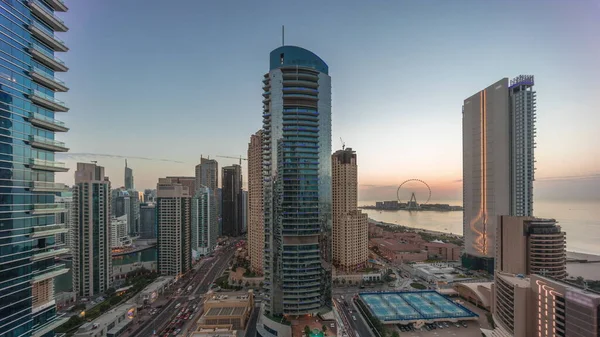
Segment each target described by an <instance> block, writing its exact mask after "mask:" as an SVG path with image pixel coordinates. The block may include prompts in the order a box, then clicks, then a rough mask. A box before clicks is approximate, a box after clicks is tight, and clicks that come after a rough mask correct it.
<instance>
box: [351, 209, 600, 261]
mask: <svg viewBox="0 0 600 337" xmlns="http://www.w3.org/2000/svg"><path fill="white" fill-rule="evenodd" d="M379 201H381V200H379ZM375 202H376V201H372V200H361V201H359V202H358V204H359V206H367V205H375ZM429 203H430V204H435V203H440V204H450V205H454V206H462V200H460V201H459V200H434V201H430V202H429ZM599 206H600V205H599V204H598V202H595V201H570V202H560V201H549V200H540V201H537V200H536V201H535V202H534V205H533V213H534V216H536V217H539V218H547V219H555V220H556V221H557V222H558V225H560V226H561V228H562V230H563V231H564V232H565V233H566V234H567V250H568V251H570V252H577V253H583V254H593V255H600V245H598V242H599V240H600V207H599ZM363 212H365V213H366V214H368V215H369V218H371V219H373V220H377V221H383V222H387V223H391V224H397V225H402V226H408V227H414V228H423V229H428V230H434V231H440V232H445V233H452V234H460V235H462V234H463V225H462V221H463V212H462V211H455V212H436V211H420V212H415V211H412V212H409V211H379V210H374V209H363Z"/></svg>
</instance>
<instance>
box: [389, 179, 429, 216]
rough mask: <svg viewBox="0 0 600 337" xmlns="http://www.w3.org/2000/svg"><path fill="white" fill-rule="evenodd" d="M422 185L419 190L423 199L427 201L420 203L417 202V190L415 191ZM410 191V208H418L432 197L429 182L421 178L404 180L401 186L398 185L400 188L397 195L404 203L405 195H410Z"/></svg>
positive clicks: (399, 200)
mask: <svg viewBox="0 0 600 337" xmlns="http://www.w3.org/2000/svg"><path fill="white" fill-rule="evenodd" d="M419 185H421V187H420V188H419V190H420V191H421V192H419V193H418V194H419V197H420V198H421V200H425V202H421V203H418V202H417V195H416V194H417V192H415V187H417V186H419ZM408 193H410V199H409V200H408V201H406V204H407V208H408V209H418V208H419V205H420V204H426V203H428V202H429V200H430V199H431V188H430V187H429V185H427V183H426V182H425V181H423V180H421V179H408V180H405V181H403V182H402V184H400V186H398V190H397V191H396V197H397V198H398V202H400V203H404V202H405V200H403V195H408Z"/></svg>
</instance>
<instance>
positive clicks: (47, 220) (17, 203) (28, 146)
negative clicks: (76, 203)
mask: <svg viewBox="0 0 600 337" xmlns="http://www.w3.org/2000/svg"><path fill="white" fill-rule="evenodd" d="M65 11H67V7H66V6H65V4H64V3H63V2H62V1H58V0H48V1H2V2H0V14H1V17H2V25H0V32H1V33H2V34H0V41H1V42H2V51H3V53H2V58H3V62H2V65H1V67H2V71H0V74H1V76H0V110H1V113H0V127H1V128H2V129H3V132H2V146H0V155H1V157H2V160H3V165H2V167H0V176H1V177H2V179H0V189H1V190H3V192H2V193H3V199H2V202H1V205H2V211H1V213H3V214H2V217H1V219H0V228H2V232H3V235H2V239H1V240H0V246H2V252H1V254H0V255H1V256H2V268H0V281H1V282H0V297H1V299H2V300H1V304H0V336H6V337H16V336H23V337H29V336H36V337H37V336H44V337H46V336H50V335H52V336H53V333H52V330H53V329H54V328H55V327H57V326H58V325H60V324H62V323H64V322H65V321H66V318H63V317H59V316H57V315H56V306H55V305H54V278H55V277H56V276H58V275H60V274H64V273H66V272H68V269H67V268H65V266H64V264H62V263H59V262H57V261H55V259H54V257H55V254H58V253H60V252H61V250H62V249H63V248H64V246H62V245H60V244H58V243H56V242H55V235H56V234H59V233H65V232H66V231H67V229H66V228H65V227H64V225H63V224H60V223H56V217H55V214H56V213H60V212H64V210H65V208H64V205H61V204H56V203H55V200H54V194H55V192H61V191H65V190H66V189H67V187H66V186H65V185H64V184H60V183H56V182H55V177H54V173H55V172H66V171H68V169H67V168H66V167H65V164H64V163H62V162H57V161H55V152H65V151H68V149H67V147H66V145H65V144H64V143H62V142H59V141H57V140H56V133H58V132H67V131H68V130H69V128H68V127H67V126H66V125H65V123H64V122H62V121H60V120H59V119H60V118H58V119H56V118H55V114H56V113H60V112H67V111H68V110H69V108H68V107H67V105H66V104H65V103H64V102H63V101H61V100H59V99H57V98H56V97H55V93H56V92H65V91H68V87H67V86H66V84H65V83H64V82H62V81H61V80H59V79H58V78H57V76H56V73H57V72H64V71H67V70H68V67H67V66H66V65H65V63H64V62H63V61H62V60H60V59H59V58H58V57H57V56H55V52H66V51H68V50H69V48H68V47H67V46H66V45H65V43H64V42H63V41H61V40H60V39H59V38H58V37H57V36H56V35H55V32H65V31H67V30H68V27H67V26H66V25H65V23H64V22H63V21H62V20H61V19H60V18H59V17H58V15H57V14H56V12H65Z"/></svg>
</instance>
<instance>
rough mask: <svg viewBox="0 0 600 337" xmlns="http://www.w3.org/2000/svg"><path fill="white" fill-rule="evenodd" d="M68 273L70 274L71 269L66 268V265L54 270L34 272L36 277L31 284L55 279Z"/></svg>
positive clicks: (55, 267)
mask: <svg viewBox="0 0 600 337" xmlns="http://www.w3.org/2000/svg"><path fill="white" fill-rule="evenodd" d="M67 272H69V269H67V268H65V264H57V265H55V266H54V267H52V268H48V269H44V270H42V271H34V272H33V273H34V276H33V277H32V278H31V282H32V283H37V282H41V281H44V280H48V279H51V278H55V277H57V276H59V275H62V274H66V273H67Z"/></svg>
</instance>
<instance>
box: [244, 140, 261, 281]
mask: <svg viewBox="0 0 600 337" xmlns="http://www.w3.org/2000/svg"><path fill="white" fill-rule="evenodd" d="M262 146H263V138H262V131H260V130H259V131H258V132H257V133H256V134H253V135H252V136H250V143H249V144H248V252H249V255H250V267H251V268H252V271H254V272H255V273H258V274H262V270H263V256H264V254H263V253H264V249H265V224H264V217H265V214H264V208H263V207H264V205H263V204H264V200H263V175H262Z"/></svg>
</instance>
